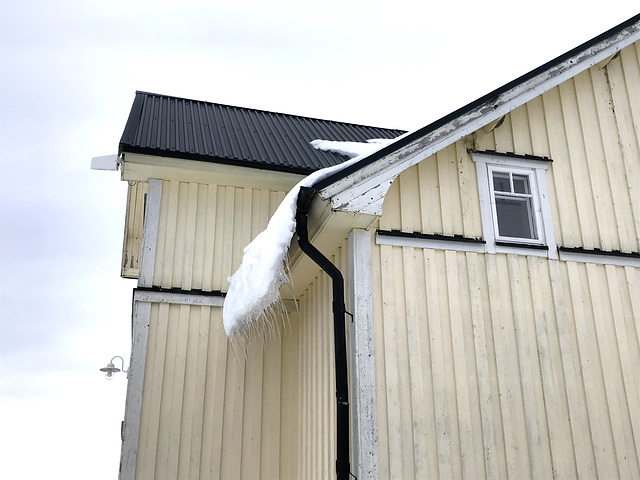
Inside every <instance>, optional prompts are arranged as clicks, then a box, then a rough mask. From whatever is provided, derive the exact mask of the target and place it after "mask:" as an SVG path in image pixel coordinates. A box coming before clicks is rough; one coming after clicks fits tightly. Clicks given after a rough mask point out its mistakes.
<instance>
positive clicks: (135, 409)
mask: <svg viewBox="0 0 640 480" xmlns="http://www.w3.org/2000/svg"><path fill="white" fill-rule="evenodd" d="M150 319H151V303H147V302H137V301H135V296H134V302H133V338H132V341H131V358H130V360H129V371H128V373H127V377H128V383H127V399H126V403H125V413H124V426H123V429H122V431H123V439H122V452H121V454H120V475H119V476H118V478H119V479H120V480H134V478H135V475H136V459H137V456H138V437H139V435H140V415H141V413H142V387H143V385H144V370H145V364H146V358H147V341H148V339H149V321H150Z"/></svg>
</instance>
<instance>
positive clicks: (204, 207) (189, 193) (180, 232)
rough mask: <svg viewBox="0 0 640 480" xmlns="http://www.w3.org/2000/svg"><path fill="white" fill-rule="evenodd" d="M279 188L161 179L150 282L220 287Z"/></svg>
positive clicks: (279, 196)
mask: <svg viewBox="0 0 640 480" xmlns="http://www.w3.org/2000/svg"><path fill="white" fill-rule="evenodd" d="M284 195H285V193H284V192H273V191H269V190H257V189H250V188H236V187H230V186H219V185H204V184H197V183H185V182H178V181H173V180H165V181H164V182H163V185H162V200H161V204H160V220H159V224H158V245H157V249H156V264H155V270H154V276H153V285H155V286H158V287H162V288H176V287H179V288H182V289H184V290H205V291H212V290H220V291H226V290H227V287H228V282H227V277H229V276H230V275H232V274H233V273H234V271H235V270H236V269H237V268H238V266H239V265H240V262H241V261H242V253H243V249H244V247H245V246H246V245H247V244H248V243H249V242H251V240H252V239H253V238H254V237H255V236H256V235H258V233H260V232H261V231H262V230H264V228H265V227H266V226H267V223H268V221H269V218H270V217H271V215H272V214H273V212H274V211H275V210H276V208H277V207H278V205H279V204H280V202H281V201H282V199H283V198H284Z"/></svg>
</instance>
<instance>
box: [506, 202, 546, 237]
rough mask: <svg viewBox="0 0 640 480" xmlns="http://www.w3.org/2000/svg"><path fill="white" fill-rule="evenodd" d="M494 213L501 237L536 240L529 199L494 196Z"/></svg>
mask: <svg viewBox="0 0 640 480" xmlns="http://www.w3.org/2000/svg"><path fill="white" fill-rule="evenodd" d="M496 213H497V216H498V234H499V235H500V236H501V237H514V238H531V239H533V238H537V236H536V232H535V227H534V223H533V208H531V198H513V197H499V196H496Z"/></svg>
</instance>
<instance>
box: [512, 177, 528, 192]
mask: <svg viewBox="0 0 640 480" xmlns="http://www.w3.org/2000/svg"><path fill="white" fill-rule="evenodd" d="M513 191H514V192H515V193H531V190H530V189H529V177H528V176H527V175H514V176H513Z"/></svg>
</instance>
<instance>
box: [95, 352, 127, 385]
mask: <svg viewBox="0 0 640 480" xmlns="http://www.w3.org/2000/svg"><path fill="white" fill-rule="evenodd" d="M116 358H119V359H120V361H121V362H122V368H118V367H116V366H115V365H114V364H113V361H114V360H115V359H116ZM100 371H101V372H105V374H104V376H105V378H106V379H107V380H111V379H112V378H113V374H114V373H118V372H124V373H127V372H128V370H125V369H124V360H123V359H122V357H121V356H119V355H116V356H115V357H113V358H112V359H111V361H110V362H109V363H108V364H107V366H106V367H102V368H101V369H100ZM128 376H129V375H128V374H127V377H128Z"/></svg>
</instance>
